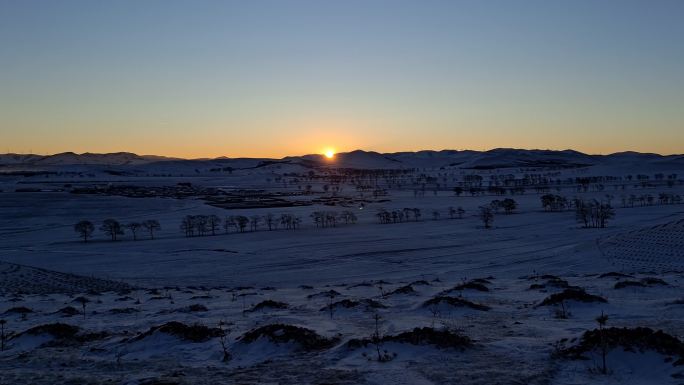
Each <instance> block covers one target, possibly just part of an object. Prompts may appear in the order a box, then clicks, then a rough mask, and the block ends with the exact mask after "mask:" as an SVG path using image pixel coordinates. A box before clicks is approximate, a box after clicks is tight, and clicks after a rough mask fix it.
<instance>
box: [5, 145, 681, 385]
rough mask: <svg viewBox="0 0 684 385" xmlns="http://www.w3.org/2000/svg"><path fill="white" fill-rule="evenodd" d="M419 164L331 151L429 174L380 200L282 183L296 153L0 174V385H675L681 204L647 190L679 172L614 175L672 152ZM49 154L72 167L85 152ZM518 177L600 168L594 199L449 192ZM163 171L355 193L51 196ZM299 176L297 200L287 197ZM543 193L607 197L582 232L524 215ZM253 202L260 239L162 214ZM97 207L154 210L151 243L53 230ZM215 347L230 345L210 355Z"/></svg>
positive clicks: (245, 184)
mask: <svg viewBox="0 0 684 385" xmlns="http://www.w3.org/2000/svg"><path fill="white" fill-rule="evenodd" d="M442 155H443V154H442ZM442 155H440V156H442ZM465 155H468V154H465ZM465 155H463V154H460V155H459V154H455V155H450V156H452V157H453V158H454V159H456V158H457V156H465ZM489 155H491V156H489V157H488V158H487V157H485V156H484V155H482V154H480V155H478V156H479V158H476V159H474V160H473V159H470V158H469V159H470V160H465V161H466V162H469V163H468V164H469V165H472V164H473V162H475V161H478V159H479V160H481V159H485V160H486V161H487V162H489V163H488V164H490V163H497V162H503V161H506V162H510V161H511V159H509V154H504V155H505V156H504V155H501V154H489ZM494 155H496V157H494ZM563 156H564V157H568V156H575V155H574V154H564V155H563ZM643 156H645V155H643ZM430 157H432V155H430ZM427 158H428V157H427V155H425V154H422V155H421V156H417V158H416V159H413V158H410V156H409V155H407V154H403V155H402V154H394V155H393V156H392V157H391V159H390V160H388V159H387V157H382V158H377V157H374V155H372V154H371V155H369V154H362V156H358V157H357V158H353V159H350V158H344V160H345V161H347V162H349V163H350V164H353V165H358V164H371V165H375V166H374V167H370V166H369V169H372V168H376V169H377V168H380V167H386V166H387V164H390V165H392V164H395V163H396V162H399V161H401V162H404V164H407V163H409V161H413V162H416V163H417V164H418V163H419V164H420V166H419V167H420V168H419V169H417V170H412V171H411V172H408V173H407V175H408V176H406V178H408V179H410V178H416V177H417V176H418V175H420V174H425V175H427V176H431V177H435V178H440V179H441V180H442V181H443V182H442V183H441V185H440V186H439V188H435V189H434V191H433V189H432V188H431V187H430V185H429V184H428V186H427V187H426V188H425V192H424V193H422V190H423V186H422V184H421V183H415V184H413V185H408V186H407V185H403V186H397V185H394V186H387V185H384V186H381V187H382V188H383V190H385V191H386V193H387V195H381V196H373V195H372V194H371V193H370V192H365V193H360V192H359V191H357V189H355V188H354V185H353V184H352V183H350V182H349V181H347V182H342V183H339V184H336V186H337V187H340V190H339V191H337V192H335V193H333V192H332V190H329V191H325V190H324V188H323V186H324V185H325V184H328V183H329V181H328V180H326V179H312V180H310V181H303V180H302V181H298V182H294V181H292V179H293V178H294V177H293V176H292V174H289V175H287V176H286V175H285V174H287V173H293V172H295V173H308V171H310V170H315V173H321V175H324V174H326V172H327V171H325V169H320V168H313V169H306V168H305V167H304V166H302V164H296V165H295V164H285V165H283V164H277V165H274V166H265V167H258V168H252V167H253V165H249V164H247V166H245V168H244V169H239V168H238V167H237V166H236V167H235V170H231V171H230V172H225V173H220V174H219V175H217V174H215V173H214V174H212V173H209V172H203V170H201V169H199V170H198V171H197V172H196V173H195V174H196V175H193V176H185V175H183V176H181V175H180V172H179V173H178V174H176V175H164V176H154V175H150V173H147V172H140V173H134V174H130V175H124V176H121V175H111V174H105V173H102V172H101V171H98V169H97V168H94V169H93V170H91V171H88V172H87V174H89V175H85V176H84V175H80V176H79V175H75V174H70V173H67V174H64V175H50V176H45V175H33V176H17V175H15V174H12V175H7V176H4V177H0V190H2V192H0V261H2V262H0V293H1V294H0V313H1V314H0V319H2V320H4V321H5V323H4V324H3V328H4V333H5V336H6V337H5V338H3V343H4V346H3V350H2V351H1V352H0V370H1V372H0V373H2V375H1V376H0V383H2V384H5V383H6V384H15V383H32V384H33V383H46V384H54V383H75V384H78V383H122V384H142V383H145V384H153V383H155V384H167V383H168V384H176V383H178V384H196V383H206V384H214V383H236V384H238V383H239V384H252V383H281V384H359V383H368V384H444V383H449V384H451V383H454V384H455V383H458V384H497V383H500V384H528V383H531V384H549V383H552V384H585V383H602V384H603V383H615V384H660V383H672V384H677V383H681V382H682V381H684V361H681V362H677V361H678V360H681V359H683V358H684V343H682V342H677V340H676V339H677V338H678V339H679V341H682V340H683V339H684V320H683V316H684V293H683V292H682V286H681V285H682V278H683V277H684V275H683V274H684V252H683V250H684V222H682V221H684V205H682V204H658V202H657V197H658V194H659V193H662V192H664V193H667V194H672V195H684V185H682V183H681V182H680V181H679V180H678V179H677V183H673V184H672V185H671V186H667V185H665V184H664V183H660V184H658V183H655V184H654V186H645V187H644V186H637V183H636V182H635V181H632V180H631V178H630V180H629V181H627V179H626V176H627V175H628V174H630V175H631V174H634V175H636V174H637V173H646V174H649V176H650V180H651V181H653V180H654V176H653V175H654V174H656V173H663V174H665V175H669V174H671V173H676V171H677V169H678V167H679V163H677V162H680V160H678V159H674V160H673V159H665V160H662V159H656V160H655V161H652V160H650V162H651V163H649V165H650V167H651V168H650V169H648V170H647V171H645V169H647V167H646V166H645V163H644V162H641V161H640V159H642V158H640V156H637V155H633V156H629V154H627V155H621V156H619V157H616V158H615V159H613V158H611V159H609V160H607V161H605V162H602V163H600V164H597V165H595V166H592V167H582V168H563V169H559V170H543V169H541V170H540V169H536V170H530V169H520V168H509V169H493V170H490V169H486V170H479V171H473V170H472V169H463V168H459V166H451V167H446V168H445V167H444V166H442V165H441V164H440V165H437V166H435V165H434V164H433V163H434V161H432V160H430V159H431V158H430V159H427ZM126 159H127V162H128V161H130V160H128V159H129V158H126ZM407 159H408V160H407ZM411 159H413V160H411ZM459 159H460V158H459ZM464 159H465V158H464ZM492 159H493V160H492ZM573 159H574V158H573ZM648 159H650V158H648ZM589 160H590V159H589ZM589 160H587V159H585V157H579V158H577V159H574V160H573V162H576V163H582V162H586V161H589ZM452 161H453V159H452ZM462 161H463V160H462ZM525 161H526V162H527V161H529V159H528V158H525ZM131 162H133V163H134V165H135V167H141V166H140V165H139V163H136V161H135V159H134V160H133V161H131ZM198 162H199V161H198ZM236 162H237V161H236ZM239 162H242V163H245V162H246V161H245V160H239ZM373 162H375V163H373ZM431 162H433V163H431ZM200 163H201V162H200ZM242 163H240V164H242ZM57 164H58V163H57ZM198 164H199V163H198ZM236 164H237V163H236ZM378 165H379V166H378ZM431 165H432V166H434V167H430V166H431ZM214 166H215V164H211V165H207V166H206V167H214ZM13 167H15V166H13ZM32 167H35V166H32ZM60 167H67V166H64V165H61V164H60ZM70 167H78V168H79V169H80V170H81V171H79V172H82V170H83V167H86V166H83V165H78V166H70ZM150 167H151V169H154V170H160V169H164V170H166V171H168V169H169V167H171V166H169V165H168V164H166V163H164V162H162V164H156V163H155V164H154V166H150ZM183 167H185V168H183V170H186V169H190V168H191V167H192V168H195V167H199V166H197V164H195V165H194V166H190V165H186V164H185V163H183ZM68 169H69V170H71V168H68ZM303 170H304V171H303ZM183 172H186V171H183ZM529 173H536V174H546V175H553V178H555V179H564V178H574V177H577V176H581V177H589V176H611V177H615V178H619V179H617V180H612V181H609V182H604V183H605V186H604V189H603V190H600V191H599V190H598V189H594V188H593V186H595V185H596V184H595V183H592V184H590V188H589V189H588V190H587V191H586V192H578V191H577V186H576V185H574V184H568V185H563V186H560V187H559V189H557V188H556V187H552V188H551V189H550V190H549V191H546V192H538V191H536V190H535V189H534V188H527V190H526V192H525V193H524V194H522V195H514V196H511V195H506V196H492V195H488V194H485V195H477V196H471V194H469V193H467V192H466V193H463V194H462V195H461V196H455V194H454V192H453V187H454V186H456V185H457V184H458V183H459V182H460V181H462V180H463V178H464V176H465V175H472V174H478V175H482V176H483V177H484V178H486V179H485V181H486V180H487V178H490V177H491V176H492V175H504V174H515V175H516V177H518V178H520V177H522V176H523V175H524V174H529ZM680 173H681V172H680ZM300 175H301V174H300ZM300 178H301V176H300ZM282 179H286V180H290V182H289V183H282ZM179 182H184V183H192V185H193V186H201V187H203V188H223V189H226V190H237V189H254V188H257V189H262V190H264V191H266V192H269V193H283V192H287V193H292V194H293V195H292V196H291V197H290V198H288V199H290V200H300V201H311V200H313V199H317V198H330V197H332V196H333V195H335V196H337V197H350V198H356V199H358V200H359V201H360V200H361V199H363V200H364V201H365V202H364V203H363V205H361V204H359V203H358V201H357V203H354V204H351V205H347V206H348V207H340V206H339V205H338V206H327V205H323V204H321V203H320V202H321V201H316V202H313V204H311V205H304V206H294V207H283V208H251V209H250V208H244V209H230V210H226V209H222V208H218V207H214V206H210V205H208V204H206V202H205V201H204V200H202V199H201V198H202V196H201V194H200V195H198V196H191V197H187V198H184V199H175V198H168V197H167V198H162V197H147V198H130V197H124V196H112V195H106V194H99V195H93V194H73V193H70V192H69V190H70V189H71V188H73V187H79V186H89V185H99V186H103V185H104V186H110V185H112V184H114V185H117V184H119V185H122V184H126V185H137V186H171V185H176V184H177V183H179ZM378 183H379V184H380V185H382V183H383V182H382V181H380V182H378ZM485 183H486V182H485ZM306 184H310V185H312V188H311V189H312V193H311V194H301V191H302V185H306ZM623 185H624V186H625V187H624V189H622V187H621V186H623ZM27 186H28V187H30V190H27V189H26V188H27ZM65 186H69V187H65ZM58 190H62V191H58ZM39 191H42V192H39ZM545 193H551V194H559V195H564V196H567V197H569V198H574V197H579V198H582V199H585V200H588V199H597V200H601V201H603V200H611V201H612V205H613V207H615V218H614V219H613V220H611V221H609V225H608V227H607V228H598V229H587V228H581V227H580V226H579V224H578V223H577V222H576V220H575V213H574V212H573V211H562V212H546V211H544V210H543V209H542V206H541V204H540V196H541V195H543V194H545ZM359 194H361V195H362V196H360V195H359ZM643 194H651V195H653V196H655V200H656V202H655V203H652V204H650V205H646V204H644V205H639V204H636V205H624V206H627V207H623V204H621V203H620V202H621V197H622V196H626V197H629V195H643ZM606 195H611V197H607V196H606ZM504 198H513V199H515V200H516V201H517V202H518V204H519V206H518V208H517V209H516V210H515V212H514V213H513V214H504V213H503V212H502V213H497V214H496V215H495V219H494V224H493V228H491V229H485V228H483V225H482V222H481V221H480V219H479V218H478V216H477V212H478V207H479V206H482V205H487V204H489V202H491V201H492V200H494V199H504ZM632 206H633V207H632ZM448 207H462V208H463V209H464V210H465V214H464V215H463V218H460V219H459V218H454V219H451V218H450V217H449V215H448V212H447V209H448ZM402 208H419V209H420V210H421V212H422V217H421V219H420V220H419V221H405V222H402V223H391V224H380V223H379V222H378V218H377V216H376V214H377V213H378V212H379V210H381V209H385V210H389V211H392V210H401V209H402ZM317 210H324V211H325V210H328V211H329V210H336V211H338V212H339V211H342V210H353V212H354V213H355V215H356V216H357V217H358V221H357V223H355V224H343V223H338V224H337V225H336V226H335V227H327V228H320V227H316V226H315V225H314V223H313V221H312V220H311V218H310V217H309V215H310V214H311V213H312V212H314V211H317ZM435 210H436V211H438V212H439V213H440V215H439V218H437V219H435V218H434V217H433V214H432V212H433V211H435ZM268 213H273V214H277V215H280V214H281V213H290V214H293V215H295V216H299V217H301V218H302V224H301V226H300V228H299V229H297V230H285V229H282V228H281V229H278V230H276V231H268V230H267V229H266V228H265V226H264V225H263V224H262V225H261V227H260V228H259V229H258V230H259V231H249V229H248V230H247V231H246V232H244V233H237V232H234V231H231V232H230V233H228V234H226V233H225V232H224V230H223V229H222V228H221V229H219V231H218V233H217V234H216V235H207V236H201V237H200V236H196V237H185V236H184V234H183V232H182V231H181V230H180V228H179V226H180V223H181V220H182V218H183V217H184V216H186V215H196V214H202V215H210V214H216V215H218V216H219V217H220V218H225V217H226V216H229V215H244V216H247V217H249V216H252V215H266V214H268ZM106 218H115V219H117V220H119V221H121V222H122V223H127V222H130V221H142V220H145V219H156V220H158V221H159V223H160V224H161V227H162V229H161V230H160V231H159V232H158V233H157V234H156V235H155V239H147V237H146V236H144V235H141V236H140V238H141V239H140V240H137V241H134V240H132V239H131V237H130V235H124V237H123V240H120V241H116V242H112V241H109V240H108V239H107V238H106V236H104V235H103V234H101V233H100V232H99V231H96V233H95V236H94V238H93V239H92V240H91V241H89V242H87V243H83V242H81V241H80V240H79V239H78V234H76V233H75V232H74V230H73V225H74V223H76V222H77V221H79V220H82V219H88V220H92V221H93V222H95V224H96V225H97V226H99V223H101V221H102V220H104V219H106ZM554 294H557V295H556V296H555V297H554V296H552V295H554ZM583 301H587V302H583ZM602 312H603V313H605V314H606V315H608V321H607V324H606V328H608V329H606V330H608V331H606V332H605V333H607V334H605V335H602V336H603V337H601V338H602V340H601V341H608V342H605V346H606V347H607V348H608V352H607V368H608V373H607V374H603V373H601V369H602V358H601V349H602V346H603V345H600V346H598V345H596V344H594V345H591V343H592V342H591V341H593V340H591V339H590V335H587V336H586V340H582V339H581V338H582V336H583V333H585V332H587V331H592V330H594V329H597V328H598V327H599V325H598V323H597V321H596V320H595V319H596V318H597V317H598V316H600V315H601V313H602ZM57 323H59V324H57ZM55 324H57V325H55ZM622 327H625V328H628V329H625V330H628V331H631V330H633V329H634V328H638V327H644V328H650V329H652V330H653V331H656V330H662V331H663V332H664V333H666V337H663V336H662V335H660V334H649V333H650V332H649V331H643V330H642V331H641V333H642V334H640V336H641V337H640V338H639V339H635V338H632V337H629V336H627V337H625V336H624V335H623V334H620V333H629V332H628V331H624V330H622V329H611V328H622ZM416 328H420V329H416ZM610 333H616V334H615V337H614V338H613V337H611V336H612V334H610ZM670 336H671V337H673V338H674V339H672V340H669V339H667V338H669V337H670ZM364 339H365V340H364ZM582 341H585V343H584V344H582ZM616 341H617V342H616ZM673 341H674V342H673ZM586 346H589V348H587V349H585V350H586V351H581V353H582V354H581V355H582V356H583V357H584V358H586V359H585V360H580V359H576V358H577V357H576V356H577V354H574V353H576V352H578V351H580V350H581V349H583V348H582V347H586ZM224 347H225V350H226V351H227V352H228V353H229V355H230V359H226V360H224V353H223V352H224ZM625 348H628V350H630V351H626V350H625ZM573 354H574V355H573Z"/></svg>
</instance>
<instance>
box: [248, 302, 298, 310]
mask: <svg viewBox="0 0 684 385" xmlns="http://www.w3.org/2000/svg"><path fill="white" fill-rule="evenodd" d="M288 307H290V306H289V305H288V304H286V303H285V302H279V301H273V300H270V299H267V300H265V301H261V302H259V303H258V304H256V305H254V307H252V308H251V309H249V310H247V311H248V312H255V311H259V310H269V309H270V310H282V309H287V308H288Z"/></svg>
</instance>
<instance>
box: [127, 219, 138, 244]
mask: <svg viewBox="0 0 684 385" xmlns="http://www.w3.org/2000/svg"><path fill="white" fill-rule="evenodd" d="M141 226H142V225H141V224H140V223H138V222H130V223H127V224H126V225H125V226H124V227H126V228H127V229H128V230H130V232H131V234H133V240H134V241H137V240H138V230H140V227H141Z"/></svg>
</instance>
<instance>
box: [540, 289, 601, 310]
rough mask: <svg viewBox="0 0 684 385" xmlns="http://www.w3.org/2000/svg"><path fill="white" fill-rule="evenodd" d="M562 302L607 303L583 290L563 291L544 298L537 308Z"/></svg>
mask: <svg viewBox="0 0 684 385" xmlns="http://www.w3.org/2000/svg"><path fill="white" fill-rule="evenodd" d="M563 301H577V302H585V303H590V302H600V303H606V302H608V301H607V300H606V299H605V298H603V297H599V296H598V295H594V294H589V293H587V292H586V291H584V289H574V288H573V289H565V290H563V291H562V292H560V293H555V294H551V295H550V296H548V297H546V298H544V300H543V301H541V303H540V304H539V305H537V306H551V305H558V304H560V303H561V302H563Z"/></svg>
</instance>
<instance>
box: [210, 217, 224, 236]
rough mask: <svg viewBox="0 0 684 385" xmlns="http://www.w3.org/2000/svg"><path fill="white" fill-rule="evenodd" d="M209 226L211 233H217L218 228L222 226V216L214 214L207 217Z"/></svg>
mask: <svg viewBox="0 0 684 385" xmlns="http://www.w3.org/2000/svg"><path fill="white" fill-rule="evenodd" d="M207 226H209V229H210V230H211V235H216V229H218V228H220V227H221V218H219V217H218V216H216V215H214V214H212V215H209V216H208V217H207Z"/></svg>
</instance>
